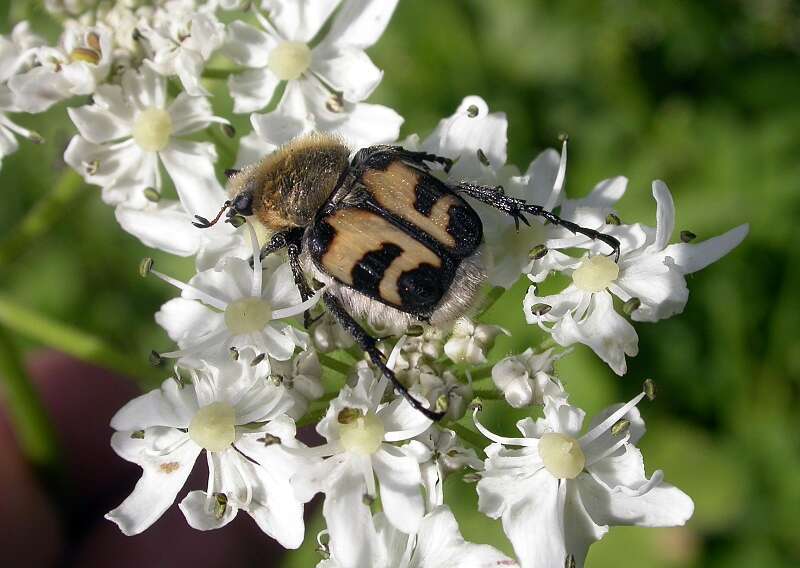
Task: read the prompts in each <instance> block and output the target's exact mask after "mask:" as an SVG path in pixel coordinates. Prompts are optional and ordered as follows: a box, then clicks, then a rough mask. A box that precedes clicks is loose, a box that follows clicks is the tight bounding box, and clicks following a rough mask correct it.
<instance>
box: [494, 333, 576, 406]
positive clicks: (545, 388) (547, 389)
mask: <svg viewBox="0 0 800 568" xmlns="http://www.w3.org/2000/svg"><path fill="white" fill-rule="evenodd" d="M564 355H565V353H555V352H554V350H553V349H547V350H545V351H542V352H540V353H537V352H536V351H534V350H533V349H531V348H528V349H526V350H525V351H524V352H522V353H520V354H519V355H512V356H510V357H506V358H505V359H501V360H500V361H498V362H497V363H496V364H495V365H494V367H492V381H493V382H494V384H495V386H496V387H497V388H498V389H500V390H501V391H502V393H503V395H504V396H505V399H506V402H507V403H508V404H510V405H511V406H513V407H514V408H522V407H523V406H529V405H531V404H539V405H541V404H544V403H545V400H546V399H547V398H563V397H564V396H565V393H564V387H563V386H562V385H561V382H560V381H558V380H557V379H556V378H555V377H554V376H553V374H554V372H555V371H554V369H553V364H554V363H555V362H556V361H558V360H559V359H560V358H561V357H563V356H564Z"/></svg>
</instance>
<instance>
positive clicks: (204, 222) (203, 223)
mask: <svg viewBox="0 0 800 568" xmlns="http://www.w3.org/2000/svg"><path fill="white" fill-rule="evenodd" d="M230 206H231V202H230V200H228V201H226V202H225V203H223V204H222V209H220V210H219V213H217V216H216V217H214V219H213V220H211V221H209V220H208V219H206V218H205V217H201V216H200V215H195V216H194V218H195V219H196V221H192V225H194V226H195V227H197V228H198V229H208V228H209V227H213V226H214V225H215V224H216V223H217V221H219V220H220V219H221V218H222V214H223V213H225V211H226V210H227V209H228V208H229V207H230Z"/></svg>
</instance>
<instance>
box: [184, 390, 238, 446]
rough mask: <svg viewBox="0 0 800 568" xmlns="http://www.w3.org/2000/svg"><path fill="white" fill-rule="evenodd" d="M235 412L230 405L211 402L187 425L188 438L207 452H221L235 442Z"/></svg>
mask: <svg viewBox="0 0 800 568" xmlns="http://www.w3.org/2000/svg"><path fill="white" fill-rule="evenodd" d="M235 421H236V412H235V411H234V410H233V407H232V406H231V405H230V404H227V403H225V402H212V403H211V404H209V405H208V406H204V407H202V408H201V409H200V410H198V411H197V413H196V414H195V415H194V417H192V421H191V422H190V423H189V437H190V438H191V439H192V440H193V441H194V442H195V443H196V444H197V445H198V446H202V447H203V448H205V449H206V450H208V451H209V452H221V451H223V450H225V449H227V448H229V447H230V445H231V444H233V443H234V442H235V441H236V425H235Z"/></svg>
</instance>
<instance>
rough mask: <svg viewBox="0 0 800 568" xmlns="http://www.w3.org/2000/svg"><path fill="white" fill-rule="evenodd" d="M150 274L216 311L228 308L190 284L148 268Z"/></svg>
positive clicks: (220, 301)
mask: <svg viewBox="0 0 800 568" xmlns="http://www.w3.org/2000/svg"><path fill="white" fill-rule="evenodd" d="M150 274H152V275H154V276H157V277H158V278H161V280H163V281H164V282H166V283H167V284H172V285H173V286H175V287H176V288H178V289H179V290H183V291H185V292H191V293H193V294H196V295H197V296H198V297H199V299H200V300H201V301H202V302H204V303H206V304H208V305H209V306H211V307H213V308H217V309H218V310H221V311H224V310H225V308H227V307H228V304H226V303H225V302H223V301H222V300H218V299H217V298H215V297H213V296H211V295H209V294H208V293H206V292H203V291H202V290H200V289H199V288H195V287H194V286H192V285H191V284H186V283H184V282H181V281H180V280H177V279H175V278H173V277H172V276H167V275H166V274H163V273H161V272H159V271H158V270H155V269H153V268H152V267H151V268H150Z"/></svg>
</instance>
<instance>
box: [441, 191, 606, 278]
mask: <svg viewBox="0 0 800 568" xmlns="http://www.w3.org/2000/svg"><path fill="white" fill-rule="evenodd" d="M456 189H457V190H458V191H460V192H462V193H465V194H466V195H469V196H470V197H472V198H474V199H477V200H478V201H480V202H482V203H485V204H487V205H489V206H491V207H494V208H495V209H498V210H500V211H503V212H505V213H508V214H509V215H511V217H513V218H514V223H515V224H516V225H517V229H519V223H520V221H522V222H523V223H525V224H526V225H530V223H529V222H528V220H527V219H526V218H525V215H526V214H527V215H534V216H536V217H542V218H543V219H545V220H547V221H549V222H550V223H552V224H553V225H557V226H559V227H564V228H565V229H567V230H568V231H571V232H572V233H574V234H580V235H584V236H587V237H589V238H590V239H593V240H598V241H600V242H602V243H604V244H606V245H608V246H609V247H610V248H611V255H613V256H614V261H615V262H618V261H619V253H620V244H619V240H618V239H616V238H615V237H612V236H611V235H607V234H606V233H601V232H600V231H597V230H595V229H590V228H588V227H582V226H581V225H578V224H577V223H573V222H572V221H568V220H566V219H562V218H561V217H559V216H558V215H556V214H555V213H553V212H552V211H548V210H547V209H545V208H544V207H542V206H541V205H532V204H530V203H526V202H525V201H524V200H523V199H516V198H514V197H510V196H508V195H506V194H505V193H503V188H502V186H497V187H490V186H486V185H479V184H475V183H470V182H461V183H459V184H458V185H456Z"/></svg>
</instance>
